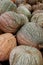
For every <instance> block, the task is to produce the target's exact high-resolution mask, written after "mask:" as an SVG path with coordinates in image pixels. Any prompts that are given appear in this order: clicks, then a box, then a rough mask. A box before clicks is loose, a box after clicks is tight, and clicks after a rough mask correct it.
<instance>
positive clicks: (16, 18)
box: [0, 11, 28, 34]
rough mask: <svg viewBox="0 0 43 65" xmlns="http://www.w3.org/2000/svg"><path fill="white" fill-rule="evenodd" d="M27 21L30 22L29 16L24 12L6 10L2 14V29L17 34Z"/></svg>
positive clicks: (0, 23) (0, 18)
mask: <svg viewBox="0 0 43 65" xmlns="http://www.w3.org/2000/svg"><path fill="white" fill-rule="evenodd" d="M26 22H28V18H27V17H26V16H24V15H23V14H17V13H15V12H12V11H9V12H5V13H4V14H2V15H1V16H0V29H1V30H2V31H3V32H7V33H8V32H11V33H14V34H15V33H16V32H17V30H18V29H19V28H20V27H21V26H22V25H24V24H25V23H26Z"/></svg>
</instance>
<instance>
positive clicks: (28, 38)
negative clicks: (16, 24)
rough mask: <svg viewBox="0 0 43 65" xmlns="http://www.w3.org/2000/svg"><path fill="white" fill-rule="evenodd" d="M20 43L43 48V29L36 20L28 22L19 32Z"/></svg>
mask: <svg viewBox="0 0 43 65" xmlns="http://www.w3.org/2000/svg"><path fill="white" fill-rule="evenodd" d="M17 41H18V44H19V45H28V46H33V47H36V48H39V49H41V48H43V30H42V28H41V27H40V26H38V25H37V24H36V23H34V22H30V23H26V24H25V25H24V26H23V27H22V28H21V29H20V30H19V31H18V33H17Z"/></svg>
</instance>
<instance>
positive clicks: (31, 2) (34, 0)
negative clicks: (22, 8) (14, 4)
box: [27, 0, 38, 5]
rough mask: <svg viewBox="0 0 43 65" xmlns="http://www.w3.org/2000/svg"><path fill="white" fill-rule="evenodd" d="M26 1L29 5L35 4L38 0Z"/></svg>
mask: <svg viewBox="0 0 43 65" xmlns="http://www.w3.org/2000/svg"><path fill="white" fill-rule="evenodd" d="M27 2H28V3H29V4H31V5H33V4H35V3H37V2H38V0H27Z"/></svg>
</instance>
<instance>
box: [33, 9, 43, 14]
mask: <svg viewBox="0 0 43 65" xmlns="http://www.w3.org/2000/svg"><path fill="white" fill-rule="evenodd" d="M37 13H39V14H40V13H43V10H36V11H34V12H33V13H32V15H35V14H37Z"/></svg>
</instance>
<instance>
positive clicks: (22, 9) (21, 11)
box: [17, 5, 31, 18]
mask: <svg viewBox="0 0 43 65" xmlns="http://www.w3.org/2000/svg"><path fill="white" fill-rule="evenodd" d="M17 13H19V14H24V15H25V16H27V17H28V18H30V17H31V12H30V11H29V10H28V9H27V8H26V7H25V6H23V5H21V6H19V7H18V8H17Z"/></svg>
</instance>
